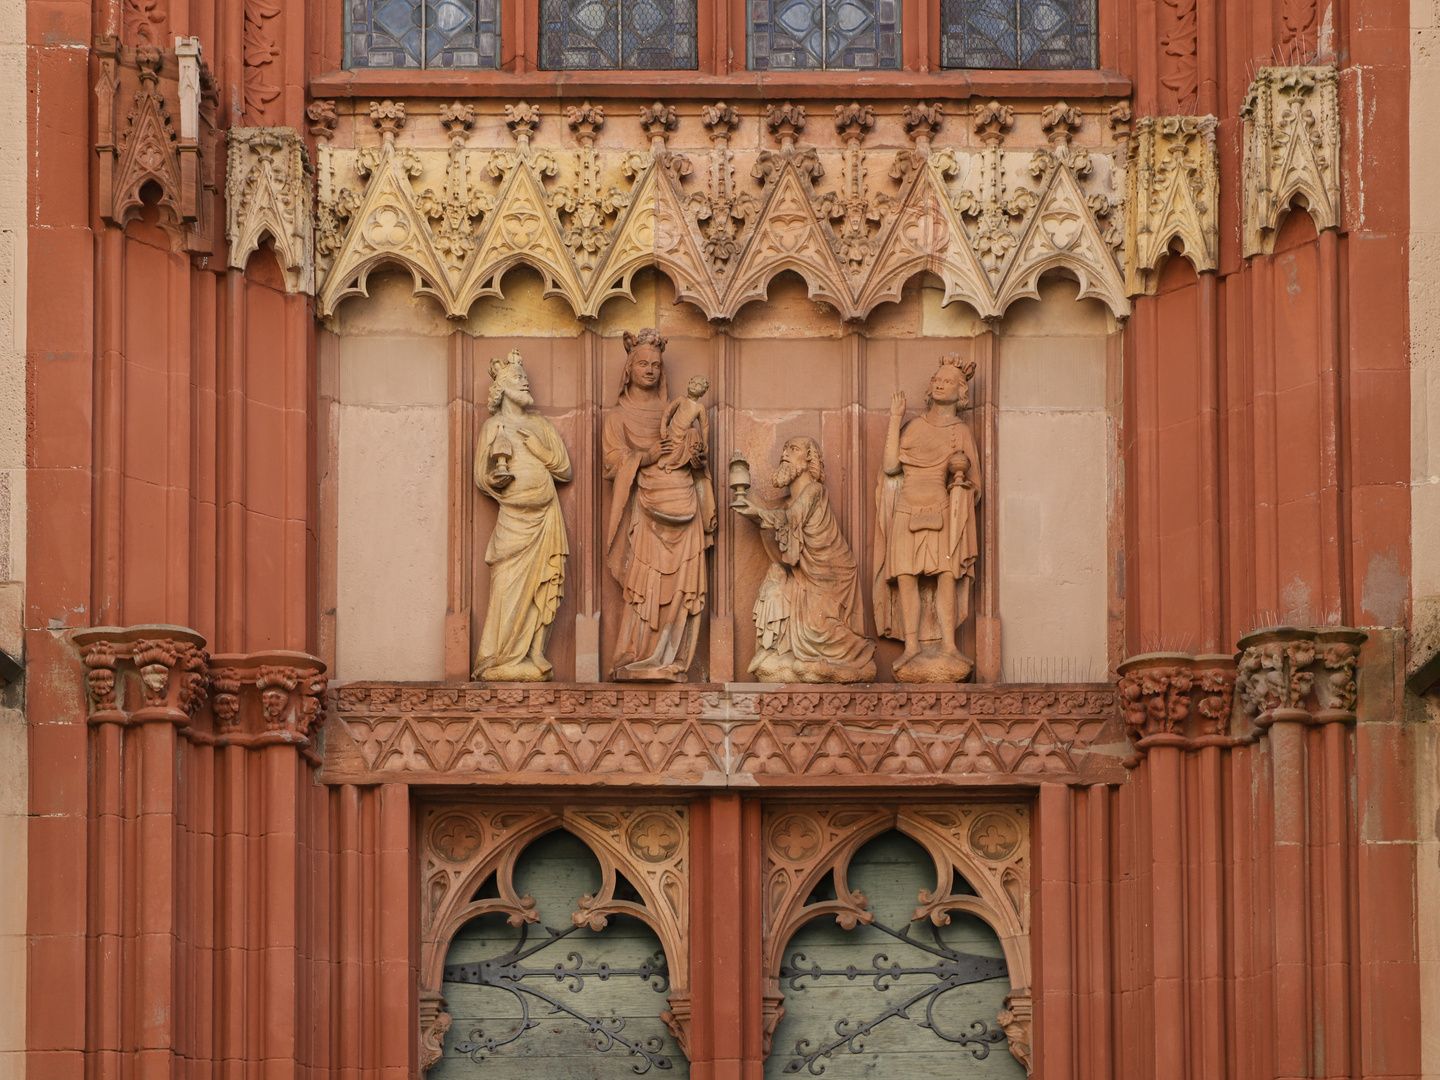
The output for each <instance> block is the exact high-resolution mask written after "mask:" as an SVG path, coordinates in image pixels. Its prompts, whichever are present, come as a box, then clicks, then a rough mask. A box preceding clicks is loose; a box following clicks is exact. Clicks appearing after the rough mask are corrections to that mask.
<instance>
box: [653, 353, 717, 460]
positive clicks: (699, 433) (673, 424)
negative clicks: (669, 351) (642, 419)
mask: <svg viewBox="0 0 1440 1080" xmlns="http://www.w3.org/2000/svg"><path fill="white" fill-rule="evenodd" d="M709 392H710V380H709V379H707V378H705V376H704V375H696V376H695V377H694V378H693V379H691V380H690V384H689V385H688V386H687V387H686V388H685V396H684V397H683V398H676V399H675V400H674V401H672V402H671V403H670V404H669V405H667V406H665V415H664V416H662V417H661V418H660V430H661V432H662V434H663V437H664V438H667V439H669V440H670V441H671V443H673V444H674V447H673V449H671V451H670V453H668V454H667V455H665V461H664V468H665V470H666V471H667V472H674V471H675V470H676V469H680V468H684V467H686V466H688V465H689V463H690V459H691V458H692V457H693V456H694V454H695V448H696V447H697V446H709V445H710V416H709V414H708V413H707V412H706V411H705V406H704V405H701V404H700V399H701V398H703V397H704V396H705V395H706V394H708V393H709Z"/></svg>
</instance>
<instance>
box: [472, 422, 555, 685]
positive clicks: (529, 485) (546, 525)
mask: <svg viewBox="0 0 1440 1080" xmlns="http://www.w3.org/2000/svg"><path fill="white" fill-rule="evenodd" d="M521 428H523V429H525V430H526V431H528V432H529V433H530V439H529V440H528V441H527V440H526V439H524V438H523V437H522V436H521V435H520V433H519V429H521ZM502 438H503V439H504V441H505V442H507V443H508V444H509V448H510V450H511V452H512V454H513V457H512V458H511V461H510V469H509V471H510V472H511V473H512V474H513V475H514V477H515V479H514V480H512V481H510V483H509V484H507V485H506V486H505V487H503V488H494V487H491V486H490V482H489V475H488V474H489V472H490V468H489V463H490V458H491V453H492V450H493V448H494V446H495V443H496V441H497V440H500V439H502ZM569 479H570V455H569V454H568V453H567V452H566V450H565V444H564V443H563V442H561V441H560V433H559V432H558V431H556V430H555V425H554V424H552V423H550V421H549V420H547V419H545V418H544V417H543V416H535V415H533V414H528V413H527V414H526V415H525V416H524V417H523V418H522V419H520V420H519V421H512V420H502V419H501V418H500V417H499V416H492V417H491V418H490V419H489V420H487V421H486V422H485V426H484V427H482V428H481V429H480V440H479V445H478V446H477V447H476V450H475V483H476V484H477V485H479V487H480V490H482V491H483V492H485V494H487V495H489V496H490V497H491V498H492V499H494V500H495V502H496V503H497V504H499V507H500V514H499V517H498V518H497V519H496V521H495V530H494V531H493V532H492V533H491V534H490V543H489V545H488V546H487V547H486V549H485V565H486V566H488V567H489V568H490V602H489V606H488V608H487V610H486V615H485V627H484V629H483V630H482V631H481V632H480V649H479V652H478V654H477V656H476V660H475V678H477V679H485V678H507V677H508V678H517V677H522V676H517V675H515V674H514V673H513V672H514V669H515V667H516V666H517V665H522V664H523V663H524V661H525V658H526V657H527V656H531V655H532V649H533V656H534V657H536V658H537V660H536V667H537V668H538V669H539V673H538V676H531V677H532V678H534V677H538V678H542V679H544V678H548V677H549V675H550V670H551V665H550V662H549V661H548V660H546V659H545V658H544V657H543V656H541V655H540V652H541V649H543V648H544V645H545V637H546V636H547V635H548V633H549V628H550V624H551V623H552V622H554V621H555V611H556V609H557V608H559V606H560V599H561V597H563V596H564V594H565V558H566V556H567V555H569V554H570V544H569V541H568V539H567V538H566V536H565V519H564V518H563V517H562V516H561V513H560V499H559V496H558V494H557V493H556V491H555V482H556V481H557V480H559V481H561V482H564V481H568V480H569ZM537 638H538V645H539V648H535V646H536V644H537ZM507 668H508V669H510V671H509V672H507V671H506V669H507ZM492 672H493V673H495V674H491V673H492Z"/></svg>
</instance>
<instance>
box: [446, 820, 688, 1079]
mask: <svg viewBox="0 0 1440 1080" xmlns="http://www.w3.org/2000/svg"><path fill="white" fill-rule="evenodd" d="M559 828H564V829H566V830H568V831H569V832H571V833H573V834H574V835H575V836H577V837H579V838H580V839H581V840H582V841H584V842H585V844H586V845H587V846H588V847H589V848H590V850H591V852H593V854H594V855H595V857H596V859H597V860H598V861H599V863H600V875H601V884H600V888H599V890H598V891H596V892H595V893H594V894H593V895H585V896H577V897H576V898H575V903H576V907H575V910H574V911H573V912H572V914H571V917H570V918H571V922H572V923H573V924H574V925H575V926H586V927H589V928H590V929H592V930H600V929H603V928H604V927H605V925H606V924H607V922H608V920H609V919H610V917H611V916H614V915H628V916H633V917H634V918H636V919H639V920H640V921H642V922H644V923H645V924H647V925H648V926H649V927H650V928H651V929H652V930H653V931H654V932H655V935H656V936H657V937H658V938H659V939H660V944H661V946H662V947H663V949H664V951H665V960H666V966H667V968H668V972H669V980H670V990H669V995H668V1004H669V1006H670V1007H669V1008H668V1009H667V1010H665V1011H664V1012H662V1014H661V1017H660V1019H661V1020H662V1021H663V1022H664V1023H665V1024H666V1026H667V1027H669V1028H670V1030H671V1033H672V1034H674V1035H675V1037H676V1039H677V1041H679V1043H680V1045H681V1048H682V1050H683V1049H685V1048H686V1047H687V1045H688V1041H689V1017H690V988H689V975H690V963H689V952H688V949H689V924H690V898H689V881H690V866H689V860H690V825H689V810H688V808H687V807H685V806H665V805H659V806H657V805H640V806H623V807H606V806H599V807H596V806H584V807H574V806H566V807H547V806H539V805H533V806H532V805H523V804H516V803H515V802H514V800H510V801H508V802H506V803H505V804H504V805H503V806H499V805H471V804H463V805H453V806H449V805H446V806H433V807H429V808H427V809H426V810H425V811H424V812H423V814H422V817H421V825H420V829H421V833H420V844H421V847H420V856H419V864H420V894H419V895H420V979H419V981H420V994H419V998H420V1015H419V1018H418V1020H419V1027H420V1040H421V1059H420V1060H421V1071H422V1072H424V1071H427V1070H428V1069H429V1068H430V1067H431V1066H432V1065H434V1064H435V1062H437V1061H438V1060H439V1059H440V1056H441V1051H442V1048H443V1043H444V1038H445V1033H446V1032H447V1031H448V1030H449V1027H450V1023H451V1018H450V1014H449V1013H448V1012H447V1011H446V1008H447V1006H446V1003H445V998H444V997H443V996H442V994H441V990H442V986H443V979H444V968H445V954H446V951H447V950H448V948H449V946H450V941H451V939H452V938H453V937H454V936H455V934H456V933H457V932H458V931H459V930H460V929H461V928H462V927H463V926H464V925H465V924H466V923H468V922H470V921H471V920H472V919H474V918H476V917H478V916H480V915H485V914H490V913H499V914H503V915H505V916H507V918H508V921H509V923H510V925H511V926H516V927H518V926H522V925H524V924H526V923H534V922H536V921H537V920H538V919H539V918H540V915H539V913H538V912H537V911H536V910H535V901H534V899H532V898H531V897H530V896H521V895H520V894H519V891H518V890H517V889H516V888H515V882H514V872H515V864H516V861H517V860H518V859H519V858H520V855H521V854H522V853H523V852H524V850H525V848H526V847H528V846H529V845H530V844H531V843H532V842H533V841H535V840H537V839H539V838H540V837H542V836H544V835H545V834H546V833H549V832H553V831H554V830H556V829H559ZM492 875H493V878H492ZM622 878H623V880H624V881H625V882H628V883H629V884H630V885H631V886H632V887H633V889H634V891H635V892H636V893H638V894H639V897H640V900H639V902H636V901H634V900H627V899H624V898H623V890H620V892H621V895H617V889H618V887H619V886H620V884H621V879H622ZM487 879H492V880H493V883H494V884H493V890H492V891H493V893H494V895H493V896H491V897H488V898H487V897H482V896H481V895H480V893H481V891H482V890H481V889H480V886H481V885H482V884H483V883H484V882H485V881H486V880H487Z"/></svg>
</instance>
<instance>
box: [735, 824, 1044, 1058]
mask: <svg viewBox="0 0 1440 1080" xmlns="http://www.w3.org/2000/svg"><path fill="white" fill-rule="evenodd" d="M891 829H898V830H899V831H900V832H902V833H904V834H905V835H907V836H909V837H910V838H911V839H912V840H915V841H916V842H917V843H919V844H920V846H921V847H923V848H924V849H925V851H926V853H927V854H929V856H930V857H931V858H932V859H933V860H934V863H935V870H936V881H937V882H938V887H937V888H935V889H933V890H932V889H922V890H921V891H920V893H919V895H918V896H917V897H916V905H917V906H916V907H915V909H914V913H913V914H912V915H911V920H912V921H914V920H920V919H928V920H929V921H931V922H933V923H934V924H935V925H936V926H947V925H949V923H950V921H951V913H952V912H964V913H967V914H970V915H973V916H976V917H978V918H979V919H981V920H983V921H984V922H985V923H987V924H988V925H989V926H990V928H991V929H993V930H994V931H995V933H996V935H997V936H998V937H999V939H1000V945H1001V948H1002V949H1003V951H1004V957H1005V966H1006V969H1007V971H1008V975H1009V979H1010V986H1011V992H1010V995H1009V996H1008V997H1007V998H1006V1001H1005V1008H1004V1009H1002V1010H1001V1011H1000V1013H999V1014H998V1016H997V1017H996V1019H997V1021H998V1023H999V1025H1000V1027H1001V1028H1002V1029H1004V1031H1005V1033H1006V1036H1007V1037H1008V1041H1009V1043H1010V1046H1011V1050H1012V1053H1014V1054H1015V1056H1016V1058H1017V1060H1019V1061H1020V1062H1021V1064H1023V1065H1025V1066H1026V1068H1027V1070H1028V1068H1029V1061H1028V1051H1029V1042H1030V1038H1029V1034H1030V1031H1029V1029H1030V1016H1029V1008H1028V1006H1029V1003H1030V981H1031V978H1030V966H1031V957H1030V867H1031V860H1030V816H1029V808H1028V807H1026V806H1024V805H1018V804H1009V803H1005V804H986V803H977V804H969V805H962V806H955V805H949V806H927V805H923V804H921V805H916V806H906V807H902V808H899V809H896V808H893V807H885V806H865V805H863V804H861V805H847V806H835V805H824V806H814V807H811V806H803V805H802V806H776V807H773V808H769V809H768V810H767V812H766V815H765V820H764V823H763V825H762V844H763V852H764V898H763V906H762V926H763V932H764V945H763V952H762V969H763V972H764V979H765V1001H766V1005H767V1008H766V1032H767V1051H768V1043H769V1036H770V1034H772V1033H773V1031H774V1029H775V1027H776V1026H778V1024H779V1021H780V1019H781V1018H782V1017H783V1015H784V1011H785V1007H784V996H783V992H782V984H781V980H780V972H781V965H782V963H783V960H784V957H785V952H786V948H787V946H788V945H789V943H790V939H791V938H792V937H793V936H794V934H795V932H796V931H797V930H799V929H800V928H801V927H802V926H803V925H805V924H806V923H808V922H810V921H811V920H813V919H821V918H833V919H834V920H835V921H836V923H837V924H839V925H840V926H841V927H842V928H844V929H847V930H848V929H853V928H854V927H856V926H857V925H859V924H861V923H865V924H869V923H871V922H873V921H874V919H875V915H874V913H873V912H872V911H871V910H870V902H869V900H868V899H867V897H866V896H865V895H864V894H863V893H861V892H858V891H856V890H854V889H853V888H852V887H851V884H850V880H849V869H850V863H851V860H852V859H853V857H854V856H855V853H856V852H857V851H859V850H860V848H861V847H863V846H864V844H865V843H866V841H868V840H871V839H873V838H875V837H877V836H879V835H881V834H882V833H884V832H887V831H889V830H891ZM827 876H830V877H831V878H832V880H833V882H834V895H835V899H817V898H816V896H815V892H816V887H817V886H818V885H819V884H820V883H821V882H822V880H823V879H825V878H826V877H827ZM962 877H963V879H964V880H965V882H967V883H968V884H969V886H970V888H969V889H968V890H962V889H961V888H958V887H957V878H962ZM876 964H877V967H878V965H879V960H878V959H877V961H876ZM772 999H773V1000H772ZM1007 1014H1009V1015H1007ZM837 1030H838V1029H837ZM1022 1054H1023V1055H1024V1056H1022ZM767 1056H768V1054H767Z"/></svg>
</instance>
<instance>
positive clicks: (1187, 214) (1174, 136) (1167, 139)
mask: <svg viewBox="0 0 1440 1080" xmlns="http://www.w3.org/2000/svg"><path fill="white" fill-rule="evenodd" d="M1215 126H1216V120H1215V117H1213V116H1143V117H1141V118H1140V120H1139V121H1138V122H1137V123H1136V125H1135V132H1134V134H1133V135H1132V136H1131V139H1130V164H1129V169H1128V171H1127V180H1128V182H1129V188H1128V191H1127V194H1126V204H1127V207H1128V213H1127V215H1126V219H1125V226H1126V230H1127V235H1126V238H1125V288H1126V290H1127V291H1128V292H1129V293H1130V294H1131V295H1132V296H1134V295H1137V294H1139V293H1154V291H1155V287H1156V284H1157V282H1158V280H1159V276H1160V274H1159V271H1160V267H1161V265H1162V264H1163V263H1164V261H1165V259H1166V258H1167V257H1168V255H1169V254H1170V250H1171V246H1172V245H1173V244H1176V243H1177V242H1178V244H1179V245H1180V253H1181V254H1183V255H1184V256H1185V258H1187V259H1189V260H1190V263H1191V265H1192V266H1194V267H1195V272H1196V273H1204V272H1206V271H1211V270H1214V269H1215V268H1216V267H1217V266H1218V265H1219V253H1220V225H1219V205H1218V204H1219V192H1220V170H1219V158H1218V154H1217V152H1216V148H1215Z"/></svg>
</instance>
